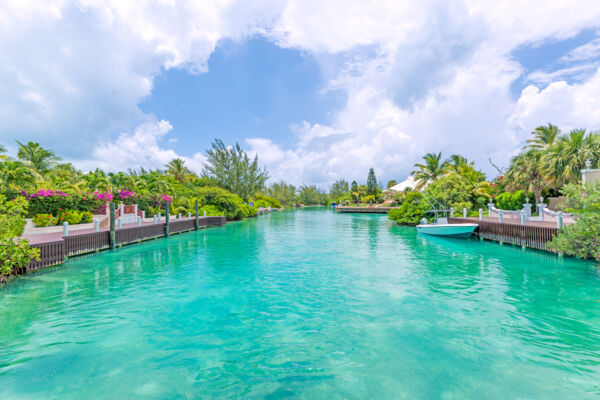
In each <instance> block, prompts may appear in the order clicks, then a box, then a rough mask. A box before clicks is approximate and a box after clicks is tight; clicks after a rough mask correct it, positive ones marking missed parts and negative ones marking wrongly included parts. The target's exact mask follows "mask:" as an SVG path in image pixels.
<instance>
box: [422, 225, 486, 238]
mask: <svg viewBox="0 0 600 400" xmlns="http://www.w3.org/2000/svg"><path fill="white" fill-rule="evenodd" d="M478 226H479V225H477V224H443V223H441V224H440V223H438V224H421V225H417V232H419V233H423V234H425V235H432V236H444V237H452V238H460V239H468V238H469V237H470V236H471V235H472V234H473V231H475V228H477V227H478Z"/></svg>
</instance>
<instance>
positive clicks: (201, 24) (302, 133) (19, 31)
mask: <svg viewBox="0 0 600 400" xmlns="http://www.w3.org/2000/svg"><path fill="white" fill-rule="evenodd" d="M548 21H552V22H551V23H548ZM598 21H600V3H599V2H597V1H593V0H589V1H588V0H580V1H576V2H566V1H564V0H543V1H542V0H523V1H521V2H519V5H518V7H516V6H515V5H514V4H513V3H511V2H498V1H492V0H489V1H482V0H424V1H410V2H409V1H395V2H394V1H386V0H373V1H370V2H365V1H363V0H344V1H341V0H340V1H327V2H323V1H316V0H287V1H276V0H273V1H261V2H256V1H250V0H237V1H236V0H227V1H203V2H198V1H191V0H190V1H180V2H179V1H178V2H172V1H159V2H152V1H140V2H124V1H120V0H107V1H104V2H94V1H90V0H70V1H69V0H55V1H48V2H45V3H43V4H41V3H39V2H37V1H25V0H13V1H8V2H7V3H6V4H4V5H3V7H2V10H1V11H0V38H1V39H2V40H0V53H1V54H2V55H3V63H2V65H0V140H1V141H4V142H6V141H8V140H12V139H14V136H15V134H17V135H18V138H20V139H37V140H39V141H42V142H43V143H44V144H45V145H47V146H49V147H51V148H53V149H54V150H56V151H57V152H59V153H60V154H62V155H65V156H67V157H69V158H71V159H75V158H76V157H78V156H79V160H78V165H81V166H85V167H88V168H92V167H96V166H101V167H105V168H108V169H111V170H115V169H123V168H128V167H138V166H148V167H160V166H162V165H164V164H165V163H166V162H168V161H169V159H171V158H174V157H177V156H178V154H177V153H175V152H174V151H173V150H170V149H167V148H165V147H164V146H163V145H162V144H161V143H162V141H163V140H165V141H166V142H167V144H168V143H169V142H171V143H172V142H174V141H175V140H177V138H174V137H171V138H169V139H165V138H166V137H167V135H168V134H169V131H170V130H171V125H170V123H169V122H168V121H162V120H161V121H158V118H157V117H156V116H154V115H149V114H146V113H144V112H143V111H141V110H140V108H139V107H138V104H139V103H140V102H141V101H142V100H143V99H144V98H145V97H147V96H148V95H150V94H151V92H152V88H153V82H154V78H155V77H156V76H157V75H159V74H160V73H161V72H162V71H164V70H166V69H170V68H185V69H187V70H188V71H189V72H190V73H194V74H199V73H203V72H205V71H206V70H207V61H208V58H209V57H210V54H211V53H212V52H213V50H214V49H215V46H217V44H218V43H219V41H220V40H223V39H232V40H243V39H244V38H247V37H249V36H252V35H256V34H259V35H262V36H264V37H266V38H268V39H270V40H272V41H273V42H275V43H276V44H278V45H279V46H281V47H285V48H295V49H298V50H300V51H302V52H304V53H306V54H307V55H309V56H311V57H314V58H315V59H316V60H317V61H318V63H319V65H320V66H321V68H322V71H323V74H324V76H327V77H329V78H330V79H329V80H328V82H327V84H326V86H325V87H323V91H324V92H327V91H329V90H336V91H343V92H344V93H345V95H346V99H347V100H346V102H345V104H344V105H343V107H342V108H341V109H338V110H335V111H334V112H332V113H331V114H330V121H329V122H328V123H327V124H323V123H320V124H317V123H314V121H304V122H303V123H300V124H297V123H296V124H292V125H290V132H285V133H282V134H286V135H293V137H294V138H295V142H294V143H295V144H294V145H290V146H287V147H281V146H280V145H278V144H276V143H274V142H273V141H270V140H267V139H263V138H254V139H248V140H247V141H246V142H247V145H248V147H249V149H250V151H251V152H253V153H256V154H258V155H259V158H260V160H261V162H263V163H265V164H266V165H267V166H268V168H269V170H270V171H271V175H272V177H273V178H274V179H278V178H284V179H286V180H289V181H292V182H294V183H303V182H306V183H319V184H321V185H326V184H327V183H329V182H331V181H333V180H334V179H336V178H338V177H346V178H349V179H360V180H364V179H365V178H366V177H365V175H366V171H367V170H368V168H369V167H375V169H376V173H377V174H378V176H379V177H380V178H382V179H389V178H396V179H401V178H404V177H405V176H406V175H407V174H408V173H409V172H410V170H411V167H412V165H413V164H414V162H415V161H417V160H418V159H419V158H420V157H421V156H422V155H423V154H424V153H426V152H430V151H443V152H444V153H445V154H446V155H449V154H451V153H454V152H459V153H461V154H464V155H466V156H468V157H469V158H471V159H475V160H476V161H477V162H478V164H479V166H480V167H483V168H485V169H487V170H488V171H489V170H490V169H491V167H489V165H488V164H487V159H488V158H489V157H492V158H494V159H495V160H496V161H497V162H498V161H499V160H500V161H502V160H504V161H506V160H508V157H509V156H510V155H511V154H513V153H514V152H515V151H516V150H517V149H518V148H519V146H520V145H521V144H522V143H523V141H524V139H525V136H526V135H527V134H528V132H530V131H531V129H533V128H534V127H535V126H537V125H539V124H540V123H545V122H547V121H551V122H553V123H555V124H559V125H562V126H564V127H570V126H584V127H588V128H597V127H598V124H599V123H600V121H599V120H598V119H599V117H598V111H597V110H600V98H599V97H598V96H597V95H596V94H597V93H599V91H598V89H599V88H598V86H599V84H598V81H599V80H600V78H598V72H597V65H596V64H595V61H593V57H595V56H596V54H597V53H598V43H597V40H595V41H592V42H590V43H589V44H587V45H584V46H581V47H580V48H579V49H575V50H573V51H571V52H569V53H568V54H567V55H565V56H564V57H563V59H562V60H561V61H560V62H559V63H558V64H560V63H563V66H561V68H560V69H559V70H557V71H547V70H544V71H533V72H532V73H529V75H528V76H527V78H528V80H527V82H528V83H530V84H531V85H530V86H528V87H526V88H525V89H524V90H523V91H522V93H521V94H520V96H518V97H517V98H515V96H514V94H512V93H511V85H513V84H514V82H515V81H516V80H517V79H518V78H519V77H520V76H521V75H522V74H523V73H524V68H522V66H521V65H520V64H519V63H518V62H517V61H515V60H514V59H513V58H512V56H511V52H512V51H513V50H514V49H515V48H516V47H518V46H522V45H530V46H531V45H536V44H540V43H545V42H547V41H552V40H560V39H564V38H568V37H571V36H573V35H575V34H577V33H578V32H580V31H581V30H582V29H587V28H598V27H599V26H600V22H598ZM590 60H592V61H590ZM573 63H582V64H579V65H571V64H573ZM566 78H569V79H571V80H573V79H575V80H576V81H577V82H575V83H567V82H566V81H564V79H566ZM259 122H260V121H257V124H258V123H259ZM115 135H116V136H115ZM86 148H87V149H90V150H89V151H90V152H89V154H81V153H82V150H81V149H86ZM81 158H83V159H85V160H82V159H81ZM186 160H187V161H188V163H189V164H190V166H191V167H192V168H193V169H196V170H200V169H201V163H202V160H203V156H202V155H201V154H199V153H198V154H196V155H194V156H192V157H188V158H187V159H186Z"/></svg>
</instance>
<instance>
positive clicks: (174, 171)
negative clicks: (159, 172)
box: [165, 158, 191, 183]
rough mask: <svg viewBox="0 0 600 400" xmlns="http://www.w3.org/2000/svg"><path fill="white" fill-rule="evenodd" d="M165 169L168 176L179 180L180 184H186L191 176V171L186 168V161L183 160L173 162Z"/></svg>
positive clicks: (178, 159)
mask: <svg viewBox="0 0 600 400" xmlns="http://www.w3.org/2000/svg"><path fill="white" fill-rule="evenodd" d="M165 167H167V174H168V175H171V176H172V177H173V178H175V179H177V180H178V181H179V183H183V182H185V181H186V180H187V179H188V177H189V175H190V174H191V171H190V170H189V169H188V168H187V167H186V166H185V161H183V160H182V159H181V158H175V159H173V160H171V161H170V162H169V163H168V164H167V165H165Z"/></svg>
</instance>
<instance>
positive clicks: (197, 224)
mask: <svg viewBox="0 0 600 400" xmlns="http://www.w3.org/2000/svg"><path fill="white" fill-rule="evenodd" d="M194 203H195V204H194V206H195V207H196V223H195V225H194V227H195V228H196V230H198V229H200V221H199V220H198V218H199V216H198V199H196V201H195V202H194Z"/></svg>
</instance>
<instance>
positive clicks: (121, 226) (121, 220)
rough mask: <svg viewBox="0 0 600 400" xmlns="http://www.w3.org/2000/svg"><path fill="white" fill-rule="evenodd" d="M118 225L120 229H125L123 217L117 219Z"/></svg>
mask: <svg viewBox="0 0 600 400" xmlns="http://www.w3.org/2000/svg"><path fill="white" fill-rule="evenodd" d="M117 224H118V226H119V229H123V217H119V218H117Z"/></svg>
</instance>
